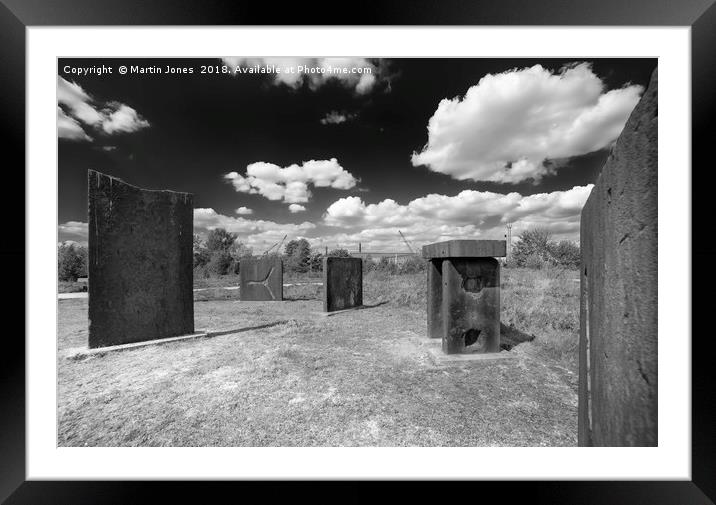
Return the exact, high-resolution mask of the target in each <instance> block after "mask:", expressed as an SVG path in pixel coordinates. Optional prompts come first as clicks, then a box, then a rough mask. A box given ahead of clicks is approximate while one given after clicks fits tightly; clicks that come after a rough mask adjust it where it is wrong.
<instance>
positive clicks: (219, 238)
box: [206, 228, 238, 252]
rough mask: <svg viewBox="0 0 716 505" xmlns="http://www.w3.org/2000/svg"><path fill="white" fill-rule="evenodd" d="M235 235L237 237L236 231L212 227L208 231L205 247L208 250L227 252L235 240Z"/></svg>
mask: <svg viewBox="0 0 716 505" xmlns="http://www.w3.org/2000/svg"><path fill="white" fill-rule="evenodd" d="M236 237H238V234H237V233H230V232H228V231H226V230H225V229H224V228H214V229H213V230H211V231H210V232H209V235H208V237H207V238H206V248H207V249H209V251H210V252H214V251H224V252H228V251H229V249H230V248H231V246H232V245H233V243H234V241H235V240H236Z"/></svg>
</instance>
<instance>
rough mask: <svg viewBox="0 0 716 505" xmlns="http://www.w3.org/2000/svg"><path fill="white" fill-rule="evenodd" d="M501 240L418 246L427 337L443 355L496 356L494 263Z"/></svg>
mask: <svg viewBox="0 0 716 505" xmlns="http://www.w3.org/2000/svg"><path fill="white" fill-rule="evenodd" d="M506 252H507V244H506V241H504V240H448V241H446V242H437V243H435V244H428V245H426V246H423V258H426V259H428V260H429V261H428V271H427V281H428V286H427V288H428V292H427V310H428V337H429V338H441V339H442V348H443V352H445V353H446V354H458V353H465V352H468V353H473V352H477V353H480V352H500V263H499V261H497V260H496V259H495V258H494V257H493V256H505V254H506Z"/></svg>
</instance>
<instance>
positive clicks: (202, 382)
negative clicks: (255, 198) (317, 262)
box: [58, 270, 578, 446]
mask: <svg viewBox="0 0 716 505" xmlns="http://www.w3.org/2000/svg"><path fill="white" fill-rule="evenodd" d="M570 275H572V274H570ZM573 276H574V277H576V273H575V274H574V275H573ZM503 281H504V290H503V295H502V301H503V303H502V307H503V322H506V323H508V324H509V323H513V324H515V326H517V327H518V328H519V329H521V330H523V331H527V332H530V333H534V334H535V335H536V339H535V340H534V341H533V342H531V343H525V344H521V345H519V346H517V347H516V348H514V350H513V351H511V352H512V353H513V354H514V356H515V357H514V358H513V359H507V360H496V361H478V362H462V363H459V364H451V365H445V364H440V363H437V362H435V361H434V360H432V359H431V357H430V354H429V353H428V352H427V346H426V339H425V327H426V320H425V305H424V303H425V278H424V276H423V275H414V276H396V277H391V278H385V279H384V278H381V277H380V276H378V275H373V274H370V275H366V278H365V285H364V293H365V303H366V304H369V305H376V304H377V303H381V302H383V304H381V305H378V306H375V307H373V308H368V309H364V310H356V311H350V312H346V313H343V314H340V315H336V316H332V317H328V318H326V317H321V316H318V315H316V314H315V313H316V312H318V311H320V310H321V303H320V292H318V293H316V291H317V290H316V288H320V286H311V285H305V284H304V285H299V286H288V287H286V288H285V295H286V298H287V299H289V298H290V299H289V301H286V302H283V303H281V302H239V301H236V300H207V301H205V302H202V303H197V304H196V305H195V319H196V327H197V329H210V330H214V331H216V332H217V333H218V334H219V336H215V337H211V338H204V339H199V340H191V341H186V342H178V343H172V344H166V345H161V346H148V347H145V348H140V349H135V350H131V351H122V352H115V353H109V354H105V355H102V356H93V357H89V358H84V359H81V360H70V359H67V358H66V357H65V356H66V355H67V352H68V350H69V348H72V347H78V346H81V345H83V344H86V339H87V327H86V317H87V314H86V300H62V301H60V302H59V304H60V308H59V314H60V321H59V332H58V333H59V341H58V345H59V353H58V380H59V385H58V386H59V388H58V391H59V404H58V419H59V435H58V437H59V439H58V443H59V445H61V446H78V445H90V446H362V445H378V446H562V445H576V403H577V401H576V375H575V373H574V370H572V369H571V367H569V366H565V363H569V362H570V359H567V356H568V355H569V353H570V352H571V351H570V349H573V344H574V343H575V342H576V333H573V332H571V331H570V330H569V329H568V328H567V326H569V325H570V324H572V323H570V321H572V319H570V318H576V313H577V312H576V311H577V310H578V304H577V302H576V301H577V300H578V298H577V295H578V283H575V282H572V281H567V280H564V279H561V278H556V279H555V278H554V275H553V273H551V274H549V273H546V272H540V271H521V270H504V271H503ZM572 284H574V286H572ZM311 290H313V291H311ZM199 293H207V292H206V291H204V292H197V295H198V294H199ZM539 293H542V298H540V299H539V301H537V298H536V297H537V296H538V295H539ZM197 295H195V296H197ZM301 298H307V299H301ZM558 309H559V310H558ZM570 314H571V315H570ZM520 325H522V326H520Z"/></svg>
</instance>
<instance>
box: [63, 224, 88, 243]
mask: <svg viewBox="0 0 716 505" xmlns="http://www.w3.org/2000/svg"><path fill="white" fill-rule="evenodd" d="M87 226H88V225H87V223H83V222H81V221H67V222H66V223H62V224H61V225H59V226H58V227H57V231H58V234H59V238H60V241H61V242H63V241H67V240H80V241H85V242H86V241H87Z"/></svg>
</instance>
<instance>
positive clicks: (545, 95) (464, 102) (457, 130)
mask: <svg viewBox="0 0 716 505" xmlns="http://www.w3.org/2000/svg"><path fill="white" fill-rule="evenodd" d="M642 92H643V87H642V86H636V85H631V86H625V87H623V88H621V89H615V90H611V91H609V92H606V93H604V83H603V82H602V81H601V79H600V78H599V77H597V76H596V75H595V74H594V72H593V71H592V69H591V66H590V65H589V64H586V63H580V64H576V65H572V66H569V67H565V68H563V69H562V70H561V71H560V72H559V73H557V74H552V73H551V72H550V71H549V70H547V69H545V68H543V67H542V66H540V65H535V66H533V67H531V68H525V69H520V70H518V69H515V70H511V71H508V72H504V73H502V74H496V75H493V74H488V75H486V76H484V77H483V78H482V79H480V81H479V82H478V83H477V84H476V85H474V86H472V87H470V89H468V91H467V93H466V94H465V96H464V97H463V98H462V99H461V98H459V97H456V98H453V99H447V98H446V99H443V100H442V101H441V102H440V104H439V105H438V108H437V110H436V111H435V113H434V114H433V116H432V117H431V118H430V120H429V123H428V142H427V144H426V145H425V147H423V150H422V151H421V152H419V153H413V155H412V158H411V161H412V163H413V165H414V166H419V165H425V166H427V167H428V168H429V169H430V170H432V171H434V172H440V173H444V174H448V175H450V176H452V177H453V178H455V179H460V180H465V179H473V180H476V181H494V182H503V183H517V182H520V181H524V180H528V179H533V180H534V181H535V182H537V181H539V180H540V179H541V178H542V177H543V176H544V175H546V174H548V173H550V172H551V171H552V170H554V168H553V167H550V165H549V164H545V161H546V160H548V159H549V160H553V159H562V158H569V157H572V156H578V155H582V154H586V153H589V152H592V151H596V150H599V149H602V148H605V147H609V146H610V145H611V144H612V143H613V142H614V140H616V138H617V137H618V136H619V134H620V133H621V131H622V129H623V127H624V124H625V123H626V120H627V119H628V117H629V114H630V113H631V111H632V109H633V108H634V106H635V105H636V104H637V102H638V101H639V98H640V95H641V93H642Z"/></svg>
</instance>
